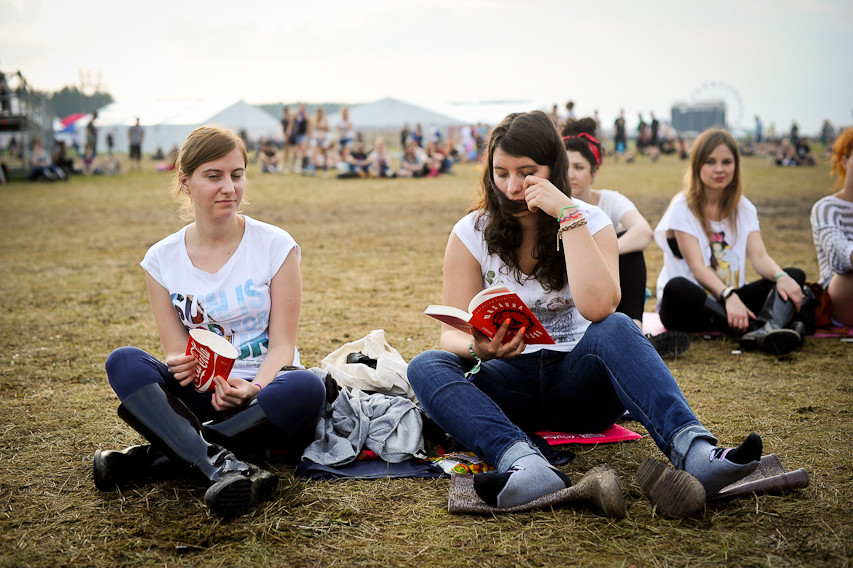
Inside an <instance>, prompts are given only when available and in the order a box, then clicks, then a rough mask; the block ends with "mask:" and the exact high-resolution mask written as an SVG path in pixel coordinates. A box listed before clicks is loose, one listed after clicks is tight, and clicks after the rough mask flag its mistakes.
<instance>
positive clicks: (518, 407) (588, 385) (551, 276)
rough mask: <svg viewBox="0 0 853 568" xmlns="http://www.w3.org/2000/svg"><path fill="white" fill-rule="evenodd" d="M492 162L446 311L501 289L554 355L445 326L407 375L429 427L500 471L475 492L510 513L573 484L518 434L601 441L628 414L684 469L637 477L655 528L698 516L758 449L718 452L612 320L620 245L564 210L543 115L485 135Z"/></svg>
mask: <svg viewBox="0 0 853 568" xmlns="http://www.w3.org/2000/svg"><path fill="white" fill-rule="evenodd" d="M486 158H487V163H486V165H485V167H484V168H483V174H482V177H481V184H480V194H479V197H478V199H477V201H476V203H475V204H474V207H473V208H472V210H471V212H470V213H469V214H468V215H467V216H465V217H464V218H463V219H462V220H460V221H459V222H458V223H457V224H456V226H455V227H454V228H453V231H452V233H451V235H450V238H449V241H448V244H447V249H446V252H445V260H444V280H443V282H444V285H443V289H444V292H443V299H444V302H443V303H444V304H446V305H449V306H455V307H458V308H460V309H465V308H466V307H467V306H468V303H469V301H470V300H471V299H472V298H473V297H474V295H476V294H477V293H478V292H480V291H481V290H482V289H483V288H486V287H489V286H493V285H504V286H506V287H507V288H509V289H510V290H512V291H513V292H516V293H517V294H518V295H519V296H520V297H521V299H522V300H524V302H525V303H526V304H527V305H528V306H529V307H530V309H531V310H532V311H533V312H534V314H535V315H536V316H537V318H538V319H539V320H540V321H541V323H542V324H543V325H544V327H545V328H546V329H547V330H548V332H549V334H550V336H551V338H552V339H553V340H554V342H555V343H554V344H530V345H528V344H526V343H525V342H524V340H523V330H519V333H517V334H515V335H514V336H513V337H511V338H510V339H509V340H507V337H506V334H507V331H508V328H509V322H506V321H505V322H502V323H501V325H500V327H498V328H497V332H496V333H495V334H494V336H493V337H489V336H487V335H485V334H483V333H481V332H479V331H474V330H472V331H471V332H465V331H462V330H460V329H458V328H456V327H453V326H451V325H442V330H441V339H440V345H441V350H434V351H428V352H426V353H421V354H420V355H417V356H416V357H414V358H413V359H412V361H411V362H410V364H409V369H408V377H409V380H410V381H411V384H412V388H413V389H414V391H415V394H416V395H417V397H418V399H419V400H420V402H421V404H422V405H423V407H424V409H425V410H426V412H427V414H428V415H429V416H430V417H431V418H432V419H433V420H434V421H435V422H436V423H437V424H438V425H439V426H440V427H441V428H442V429H444V430H445V431H446V432H447V433H449V434H450V435H451V436H453V437H454V438H455V439H456V440H457V441H459V442H460V443H461V444H462V445H463V446H465V447H466V448H468V449H469V450H471V451H474V452H475V453H476V454H477V455H478V456H479V457H481V458H482V459H484V460H485V461H486V462H488V463H489V464H491V465H493V466H495V468H496V471H494V472H489V473H485V474H478V475H477V476H476V477H475V478H474V486H475V489H476V491H477V493H478V495H479V496H480V497H481V498H482V499H483V500H484V501H486V502H487V503H489V504H491V505H493V506H498V507H509V506H515V505H520V504H523V503H527V502H529V501H532V500H534V499H536V498H538V497H541V496H544V495H546V494H548V493H551V492H555V491H558V490H561V489H564V488H565V487H567V485H568V484H569V480H568V478H567V477H566V476H565V475H564V474H562V473H561V472H560V471H558V470H557V469H555V468H553V467H552V466H551V465H550V464H549V463H548V461H547V460H546V459H545V458H544V457H543V456H542V455H541V454H540V452H539V451H538V449H537V448H536V446H535V444H534V443H533V442H532V441H531V440H530V438H529V437H528V435H527V434H526V432H534V431H536V430H545V429H550V430H561V431H567V432H597V431H601V430H603V429H605V428H607V427H609V426H610V425H612V424H614V423H615V422H616V420H617V419H618V418H619V417H620V416H622V414H623V413H624V412H625V410H626V409H627V410H628V411H630V413H631V415H632V416H633V417H635V418H636V419H637V420H639V421H640V422H641V423H642V424H643V425H644V426H645V427H646V428H647V429H648V431H649V433H650V434H651V436H652V437H653V438H654V440H655V442H656V443H657V445H658V447H659V448H660V449H661V451H663V452H664V454H666V455H667V456H668V457H669V459H670V460H671V461H672V463H673V464H674V465H675V466H676V468H678V469H677V470H673V469H671V468H668V467H666V466H665V465H664V464H663V463H661V462H659V461H657V460H647V462H644V464H643V466H642V467H641V471H640V476H639V478H640V483H641V486H642V487H643V488H644V489H645V490H646V491H647V492H648V493H649V495H650V497H651V498H652V500H653V501H654V502H655V503H656V505H657V509H658V511H659V512H660V513H661V514H664V515H670V516H681V515H689V514H692V513H694V512H696V511H698V510H699V509H701V508H702V507H703V506H704V504H705V497H706V494H707V495H712V494H714V493H716V492H718V491H719V490H720V489H721V488H723V487H725V486H726V485H729V484H730V483H733V482H734V481H737V480H738V479H740V478H742V477H744V476H746V475H748V474H749V473H751V472H752V471H754V470H755V469H756V467H757V466H758V460H759V458H760V457H761V450H762V446H761V438H760V437H759V436H758V435H755V434H751V435H750V436H749V437H748V438H747V440H746V441H745V442H744V443H743V444H742V445H741V446H740V447H738V448H736V449H725V448H718V447H716V444H717V440H716V439H715V438H714V436H713V435H712V434H711V433H710V432H709V431H708V430H707V429H705V427H704V426H702V424H700V423H699V421H698V420H697V418H696V416H695V415H694V414H693V412H692V411H691V409H690V407H689V405H688V404H687V401H686V400H685V398H684V396H683V395H682V393H681V391H680V390H679V388H678V385H677V384H676V382H675V380H674V379H673V377H672V375H671V374H670V372H669V369H667V367H666V365H665V364H664V362H663V360H662V359H661V358H660V356H659V355H658V354H657V352H656V351H655V349H654V347H652V345H651V344H650V343H649V342H648V340H647V339H646V338H645V337H644V336H643V334H642V332H641V331H640V329H639V328H638V327H637V325H636V324H634V322H632V321H631V319H630V318H629V317H628V316H626V315H625V314H621V313H615V308H616V306H617V305H618V304H619V298H620V291H619V276H618V274H619V268H618V264H619V261H618V256H619V251H618V245H617V240H616V233H615V231H614V230H613V226H612V223H611V222H610V220H609V219H608V218H607V216H606V215H605V214H604V213H603V212H602V211H601V210H600V209H598V208H597V207H595V206H592V205H589V204H587V203H584V202H582V201H580V200H577V199H573V198H572V194H571V186H570V182H569V180H568V171H569V164H568V158H567V155H566V151H565V148H564V146H563V142H562V140H561V138H560V135H559V134H558V133H557V130H556V128H555V127H554V125H553V123H552V122H551V119H550V118H549V117H548V115H547V114H545V113H543V112H540V111H533V112H529V113H519V114H511V115H509V116H508V117H507V118H505V119H504V120H503V122H501V123H500V124H499V125H498V126H497V127H496V128H495V129H494V130H493V131H492V134H491V137H490V140H489V145H488V152H487V155H486ZM685 472H687V473H685ZM694 476H695V477H694Z"/></svg>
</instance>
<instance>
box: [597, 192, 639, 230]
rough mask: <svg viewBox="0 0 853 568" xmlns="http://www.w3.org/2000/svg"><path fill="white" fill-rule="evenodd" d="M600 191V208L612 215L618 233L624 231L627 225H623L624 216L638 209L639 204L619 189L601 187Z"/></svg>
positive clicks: (611, 218)
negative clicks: (635, 203)
mask: <svg viewBox="0 0 853 568" xmlns="http://www.w3.org/2000/svg"><path fill="white" fill-rule="evenodd" d="M598 191H599V197H598V208H599V209H601V210H602V211H604V214H605V215H607V216H608V217H610V220H611V221H613V225H614V228H615V229H616V232H617V233H618V232H620V231H624V230H625V227H623V226H622V217H624V216H625V214H626V213H628V212H629V211H637V206H636V205H634V203H633V202H632V201H631V200H630V199H628V198H627V197H625V196H624V195H622V194H621V193H619V192H618V191H614V190H612V189H599V190H598Z"/></svg>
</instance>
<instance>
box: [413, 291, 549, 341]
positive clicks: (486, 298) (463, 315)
mask: <svg viewBox="0 0 853 568" xmlns="http://www.w3.org/2000/svg"><path fill="white" fill-rule="evenodd" d="M424 313H425V314H427V315H428V316H431V317H433V318H435V319H437V320H439V321H440V322H442V323H446V324H448V325H451V326H453V327H456V328H458V329H461V330H462V331H465V332H467V333H471V328H472V327H473V328H475V329H477V330H479V331H480V332H482V333H483V334H485V335H486V336H487V337H488V338H490V339H491V338H493V337H494V336H495V334H496V333H497V331H498V328H499V327H500V326H501V324H502V323H504V321H506V320H509V328H508V329H507V332H506V334H505V335H504V337H503V343H507V342H508V341H510V340H512V338H513V337H515V335H516V334H517V333H518V332H519V331H520V330H522V328H523V329H524V332H523V333H524V343H526V344H535V343H540V344H543V343H544V344H553V343H554V340H553V339H552V338H551V335H550V334H549V333H548V332H547V331H546V330H545V328H544V327H543V326H542V323H541V322H540V321H539V319H538V318H537V317H536V316H535V315H534V314H533V312H532V311H531V310H530V308H529V307H528V306H527V304H525V303H524V302H523V301H522V299H521V298H519V297H518V294H516V293H514V292H511V291H510V290H509V289H507V288H506V286H493V287H491V288H487V289H485V290H483V291H482V292H480V293H479V294H477V295H476V296H474V297H473V298H472V299H471V302H470V303H469V304H468V311H467V312H466V311H465V310H461V309H459V308H455V307H453V306H438V305H430V306H427V308H426V310H424Z"/></svg>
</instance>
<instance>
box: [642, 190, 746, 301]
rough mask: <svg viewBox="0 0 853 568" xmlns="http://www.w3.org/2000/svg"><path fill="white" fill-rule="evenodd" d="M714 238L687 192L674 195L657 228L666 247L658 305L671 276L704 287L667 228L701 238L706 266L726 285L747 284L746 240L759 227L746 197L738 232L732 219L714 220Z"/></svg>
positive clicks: (661, 244) (658, 239) (739, 209)
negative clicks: (671, 244)
mask: <svg viewBox="0 0 853 568" xmlns="http://www.w3.org/2000/svg"><path fill="white" fill-rule="evenodd" d="M710 226H711V238H710V239H709V238H708V235H706V234H705V231H704V230H703V229H702V223H700V222H699V219H697V218H696V216H695V215H693V213H692V212H691V211H690V209H688V207H687V196H686V195H685V194H684V192H681V193H679V194H678V195H676V196H675V197H673V198H672V201H670V203H669V207H667V209H666V212H665V213H664V214H663V217H662V218H661V220H660V222H659V223H658V226H657V227H656V228H655V242H656V243H657V244H658V246H659V247H660V248H661V249H662V250H663V268H662V269H661V271H660V274H659V275H658V281H657V298H658V306H660V300H661V297H662V296H663V289H664V286H666V283H667V282H669V281H670V280H671V279H673V278H675V277H677V276H682V277H684V278H687V279H688V280H690V281H691V282H693V283H695V284H696V285H697V286H699V287H700V288H701V287H703V286H702V285H701V284H699V282H698V281H697V280H696V278H695V277H694V276H693V273H692V272H691V271H690V267H689V266H688V265H687V261H686V260H684V259H683V258H676V256H675V254H673V252H672V249H671V248H670V247H669V244H668V243H667V241H666V232H667V231H668V230H670V229H672V230H673V231H683V232H685V233H687V234H689V235H691V236H693V237H695V238H696V240H698V241H699V248H700V249H701V251H702V258H703V260H704V262H705V266H708V267H710V268H711V270H713V271H714V272H715V273H716V274H717V276H718V277H719V278H720V280H722V281H723V283H724V284H725V285H726V286H734V287H735V288H740V287H741V286H743V285H744V284H746V259H747V256H746V241H747V237H749V234H750V233H753V232H755V231H758V230H759V224H758V211H757V210H756V208H755V205H753V204H752V202H751V201H750V200H749V199H747V198H746V197H741V198H740V203H738V206H737V232H736V233H735V232H734V231H733V229H732V227H731V224H730V223H729V220H728V219H726V220H724V221H711V223H710Z"/></svg>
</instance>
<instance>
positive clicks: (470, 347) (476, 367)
mask: <svg viewBox="0 0 853 568" xmlns="http://www.w3.org/2000/svg"><path fill="white" fill-rule="evenodd" d="M468 353H470V354H471V357H473V358H474V361H476V363H474V366H473V367H471V369H470V370H469V371H468V372H467V373H465V378H466V379H467V380H469V381H473V380H474V375H476V374H477V373H479V372H480V363H482V362H483V360H482V359H480V358H479V357H477V354H476V353H474V343H473V342H471V344H470V345H468Z"/></svg>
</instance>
